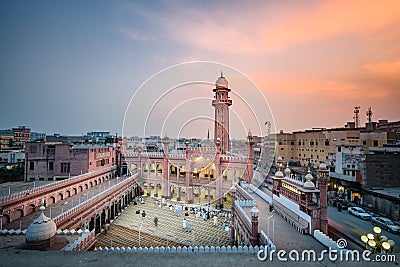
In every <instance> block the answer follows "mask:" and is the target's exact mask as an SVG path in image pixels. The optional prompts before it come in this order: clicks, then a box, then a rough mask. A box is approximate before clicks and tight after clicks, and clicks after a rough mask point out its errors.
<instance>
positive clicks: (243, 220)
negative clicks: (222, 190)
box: [234, 201, 251, 235]
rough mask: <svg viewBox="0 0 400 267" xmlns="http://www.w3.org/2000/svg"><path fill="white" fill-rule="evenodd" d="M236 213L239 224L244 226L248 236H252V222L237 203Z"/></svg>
mask: <svg viewBox="0 0 400 267" xmlns="http://www.w3.org/2000/svg"><path fill="white" fill-rule="evenodd" d="M234 206H235V213H236V219H238V220H239V224H241V225H242V226H244V228H245V229H244V230H245V231H246V233H247V234H249V235H251V220H250V218H249V217H248V216H247V214H246V212H245V211H244V210H243V208H242V207H241V206H239V204H237V203H236V201H235V204H234Z"/></svg>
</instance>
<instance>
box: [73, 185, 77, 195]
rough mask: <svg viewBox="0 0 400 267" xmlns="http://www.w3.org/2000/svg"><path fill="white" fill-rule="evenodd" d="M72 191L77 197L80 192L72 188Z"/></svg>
mask: <svg viewBox="0 0 400 267" xmlns="http://www.w3.org/2000/svg"><path fill="white" fill-rule="evenodd" d="M72 191H73V192H74V195H76V194H77V193H78V190H77V189H76V188H75V187H74V188H72Z"/></svg>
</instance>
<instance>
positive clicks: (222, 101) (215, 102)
mask: <svg viewBox="0 0 400 267" xmlns="http://www.w3.org/2000/svg"><path fill="white" fill-rule="evenodd" d="M218 104H225V105H228V106H230V105H232V99H215V100H213V101H212V105H213V106H215V105H218Z"/></svg>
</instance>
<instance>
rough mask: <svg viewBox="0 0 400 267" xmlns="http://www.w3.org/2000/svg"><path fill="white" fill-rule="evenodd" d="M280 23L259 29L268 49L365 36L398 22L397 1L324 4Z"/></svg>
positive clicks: (399, 15) (294, 12) (293, 14)
mask: <svg viewBox="0 0 400 267" xmlns="http://www.w3.org/2000/svg"><path fill="white" fill-rule="evenodd" d="M287 15H288V16H285V18H284V20H283V23H282V24H277V25H273V26H272V27H266V28H265V29H264V30H263V43H264V45H266V46H268V47H271V48H275V49H276V48H280V47H282V46H291V45H295V44H299V43H306V42H310V41H315V40H321V39H325V38H329V37H332V36H337V35H342V34H348V33H355V32H360V33H368V32H371V31H374V30H377V29H381V28H384V27H386V26H391V25H396V24H399V22H400V2H399V1H396V0H394V1H346V0H340V1H328V2H323V3H321V4H320V5H319V6H316V7H315V8H313V9H311V10H309V11H307V12H305V13H298V12H296V11H292V12H291V14H287Z"/></svg>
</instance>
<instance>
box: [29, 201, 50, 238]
mask: <svg viewBox="0 0 400 267" xmlns="http://www.w3.org/2000/svg"><path fill="white" fill-rule="evenodd" d="M44 210H45V207H44V206H41V207H40V211H41V214H40V215H39V217H37V218H36V219H35V220H34V221H33V222H32V223H31V225H29V227H28V229H27V230H26V236H25V238H26V241H28V242H40V241H45V240H49V239H50V238H52V237H53V236H54V235H55V234H56V231H57V226H56V224H55V223H54V222H53V221H52V220H51V218H49V217H46V215H44Z"/></svg>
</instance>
